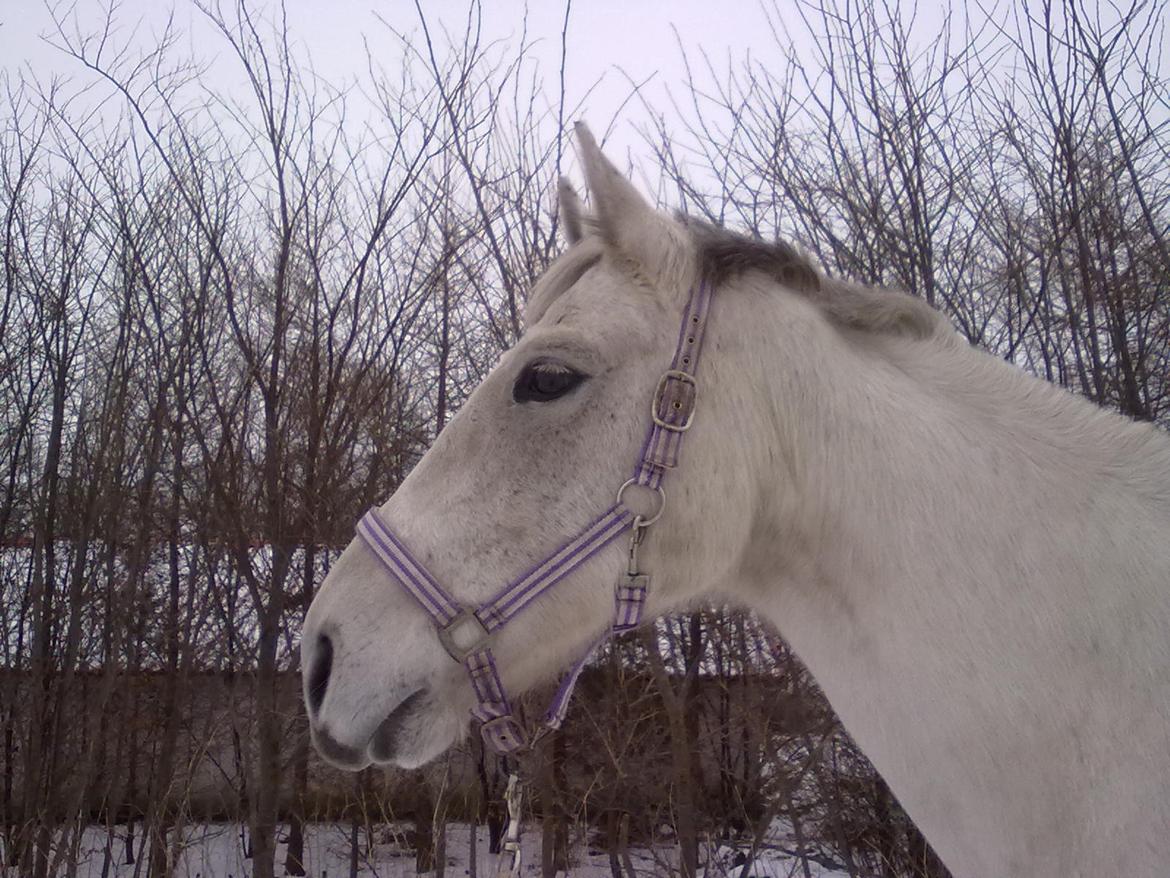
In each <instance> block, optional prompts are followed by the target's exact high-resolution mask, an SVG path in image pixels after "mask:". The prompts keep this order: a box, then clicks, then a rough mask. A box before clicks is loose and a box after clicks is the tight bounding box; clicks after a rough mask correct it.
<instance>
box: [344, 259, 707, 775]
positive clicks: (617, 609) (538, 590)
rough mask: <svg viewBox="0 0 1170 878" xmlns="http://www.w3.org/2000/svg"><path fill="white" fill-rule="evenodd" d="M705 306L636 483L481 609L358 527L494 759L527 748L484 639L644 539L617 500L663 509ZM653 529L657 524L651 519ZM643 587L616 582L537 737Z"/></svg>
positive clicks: (622, 625)
mask: <svg viewBox="0 0 1170 878" xmlns="http://www.w3.org/2000/svg"><path fill="white" fill-rule="evenodd" d="M710 305H711V286H710V284H709V283H707V282H706V281H702V282H700V283H698V284H696V286H695V288H694V289H693V290H692V291H691V295H690V298H689V300H688V301H687V307H686V311H685V312H684V315H683V321H682V327H681V328H680V330H679V337H678V343H677V345H676V346H675V352H674V359H673V360H672V361H671V364H670V368H669V369H667V370H666V371H665V372H664V373H663V374H662V377H661V378H660V379H659V381H658V385H657V387H656V388H655V391H654V398H653V400H652V402H651V425H650V429H649V430H648V431H647V434H646V440H645V441H644V442H643V443H642V450H641V453H640V454H639V457H638V461H637V464H636V466H635V467H634V472H633V475H632V477H631V478H630V480H629V481H628V482H626V484H625V485H623V486H622V489H621V490H620V491H619V492H618V500H617V502H615V503H614V505H613V506H611V507H609V509H607V510H605V512H603V513H602V514H601V515H599V516H598V517H597V518H595V519H594V520H593V521H591V522H590V523H589V524H588V525H586V526H585V527H584V528H583V529H582V530H581V531H580V532H578V533H577V535H576V536H574V537H573V538H572V539H570V540H569V541H568V542H566V543H564V544H563V545H562V546H561V547H560V548H558V549H557V550H556V551H555V552H553V553H552V554H551V555H549V556H547V557H546V558H545V559H544V560H543V561H541V562H540V563H539V564H536V565H535V566H533V567H532V568H531V569H529V570H527V571H526V572H525V573H523V574H521V575H520V576H518V577H517V578H515V579H513V580H512V581H511V582H510V583H509V584H508V585H506V586H504V588H502V589H501V590H500V591H499V592H498V593H497V594H496V595H495V596H494V597H492V598H491V599H490V600H488V601H486V602H485V603H483V604H481V605H480V606H479V607H475V608H470V607H465V606H464V605H462V604H461V603H459V601H457V600H456V599H455V598H454V597H452V596H451V595H450V594H449V593H448V592H447V591H446V590H445V589H444V588H443V587H442V586H441V585H439V583H438V581H437V580H436V579H435V578H434V577H433V576H432V575H431V574H430V572H429V571H428V570H427V569H426V567H424V566H423V565H422V564H421V563H420V562H419V561H418V560H417V559H416V558H415V557H414V556H413V555H412V554H411V553H410V550H409V549H407V547H406V546H405V545H404V544H403V542H402V541H401V540H400V539H399V538H398V537H397V536H396V535H395V534H394V532H393V530H391V528H390V526H389V525H388V524H387V523H386V520H385V519H384V518H383V517H382V514H381V512H379V510H377V509H371V510H370V511H369V512H367V513H366V514H365V516H363V517H362V519H361V521H360V522H358V526H357V532H358V533H359V534H360V535H361V537H362V538H363V539H364V540H365V542H366V544H367V545H368V546H369V547H370V549H371V550H373V552H374V554H376V555H377V556H378V558H379V559H380V560H381V562H382V564H383V565H385V567H386V568H387V569H388V570H389V571H390V573H391V575H392V576H393V577H394V578H395V579H397V580H398V581H399V583H401V585H402V587H403V588H405V589H406V590H407V591H408V592H409V593H410V594H411V596H412V597H413V598H414V599H415V600H416V601H417V602H418V604H419V606H421V607H422V608H423V609H424V610H425V611H426V612H427V613H428V614H429V615H430V616H431V618H432V619H433V620H434V621H435V625H436V627H437V629H438V632H439V640H440V641H441V642H442V644H443V646H444V648H445V649H446V650H447V652H448V653H450V655H451V656H452V658H454V659H455V660H456V661H459V662H461V663H462V664H463V666H464V667H465V668H466V669H467V673H468V675H469V676H470V677H471V684H472V687H473V689H474V691H475V697H476V700H477V704H476V706H475V707H474V708H472V711H471V712H472V715H473V716H474V717H475V718H476V719H478V720H479V721H480V722H481V723H482V727H481V729H480V732H481V734H482V735H483V738H484V742H485V743H486V744H487V745H488V746H489V747H491V748H492V749H493V750H495V751H496V752H498V753H501V754H506V753H512V752H515V751H516V750H519V749H521V748H522V747H524V746H525V745H527V744H529V743H531V741H530V740H529V738H528V736H527V735H526V734H525V732H524V728H523V726H522V725H521V724H520V722H519V721H518V720H517V719H516V717H515V715H514V714H513V712H512V705H511V703H510V702H509V700H508V695H507V693H506V692H505V691H504V686H503V682H502V681H501V679H500V672H499V668H498V667H497V666H496V661H495V658H494V656H493V655H492V651H491V643H490V641H491V636H492V634H493V633H494V632H496V631H498V630H499V629H500V628H502V627H503V626H504V625H505V624H507V623H508V622H510V621H511V620H512V619H514V618H515V617H516V616H518V615H519V614H520V613H521V612H523V610H524V609H525V608H526V607H528V606H529V605H530V604H531V603H532V602H533V601H534V600H536V599H537V598H539V597H540V596H541V595H542V594H544V593H545V592H546V591H548V590H549V589H550V588H552V587H553V586H554V585H556V584H557V583H558V582H560V581H561V580H562V579H564V578H565V577H567V576H569V575H570V574H571V573H572V572H573V571H575V570H576V569H577V568H579V567H580V566H581V565H582V564H584V563H585V562H586V561H588V560H589V559H590V558H592V557H593V556H594V555H596V554H597V553H598V552H600V551H601V550H602V549H604V548H605V547H606V546H608V545H609V544H610V543H612V542H613V541H614V540H616V539H617V538H618V537H620V536H621V535H622V534H623V533H627V532H630V531H632V532H633V534H632V537H631V538H632V539H635V540H636V539H640V534H639V533H638V531H639V529H642V530H644V529H645V528H646V527H648V526H649V524H652V523H653V522H652V521H649V522H644V521H643V519H642V518H641V517H640V516H638V515H636V514H635V513H634V512H633V511H631V510H630V508H629V507H628V506H626V505H625V503H624V502H623V501H622V494H623V492H624V490H625V488H626V487H628V486H629V485H631V484H636V485H640V486H642V487H645V488H649V489H651V490H653V491H656V492H658V493H659V495H660V499H661V502H662V503H665V495H664V494H662V493H661V491H662V482H663V479H664V478H665V476H666V473H667V472H668V471H669V470H671V469H673V468H674V467H676V466H677V465H678V460H679V452H680V450H681V448H682V440H683V437H684V436H685V435H686V431H687V429H688V428H689V427H690V425H691V420H692V418H693V416H694V412H695V401H696V392H697V388H698V385H697V382H696V380H695V373H696V371H697V368H698V363H699V354H700V352H701V350H702V344H703V334H704V331H705V329H706V326H707V314H708V310H709V308H710ZM659 512H661V506H660V507H659ZM654 519H657V514H655V516H654ZM631 572H633V571H631ZM647 579H648V577H646V576H637V577H634V576H625V577H619V580H618V584H617V587H616V588H615V592H614V618H613V622H612V623H611V625H610V628H609V629H608V630H607V631H606V632H605V633H604V634H603V635H602V636H601V637H600V639H599V640H598V641H597V642H595V643H594V644H593V646H592V647H590V649H589V650H588V651H587V652H586V653H585V655H583V656H582V657H581V658H580V659H579V660H578V661H577V662H576V663H575V664H574V665H573V666H572V668H571V669H570V670H569V672H568V673H567V674H566V675H565V677H564V678H563V680H562V682H561V685H560V687H559V688H558V689H557V693H556V695H555V696H554V697H553V699H552V702H551V703H550V705H549V709H548V711H547V713H546V714H545V717H544V720H543V723H542V726H543V728H542V730H541V731H540V732H538V733H537V734H538V736H539V735H540V734H543V733H544V731H547V730H551V729H556V728H559V727H560V725H561V722H562V721H563V720H564V718H565V713H566V712H567V710H568V705H569V700H570V698H571V696H572V693H573V687H574V686H575V685H576V683H577V679H578V678H579V677H580V675H581V671H582V670H584V668H585V666H586V664H587V663H588V661H589V658H590V656H592V654H593V652H594V651H595V650H596V649H597V647H598V646H600V645H601V644H602V643H604V642H605V641H606V640H607V639H608V638H609V637H610V635H611V634H614V633H618V632H622V631H628V630H629V629H631V628H634V627H636V626H637V625H638V624H639V623H640V622H641V620H642V608H643V606H644V605H645V601H646V582H647Z"/></svg>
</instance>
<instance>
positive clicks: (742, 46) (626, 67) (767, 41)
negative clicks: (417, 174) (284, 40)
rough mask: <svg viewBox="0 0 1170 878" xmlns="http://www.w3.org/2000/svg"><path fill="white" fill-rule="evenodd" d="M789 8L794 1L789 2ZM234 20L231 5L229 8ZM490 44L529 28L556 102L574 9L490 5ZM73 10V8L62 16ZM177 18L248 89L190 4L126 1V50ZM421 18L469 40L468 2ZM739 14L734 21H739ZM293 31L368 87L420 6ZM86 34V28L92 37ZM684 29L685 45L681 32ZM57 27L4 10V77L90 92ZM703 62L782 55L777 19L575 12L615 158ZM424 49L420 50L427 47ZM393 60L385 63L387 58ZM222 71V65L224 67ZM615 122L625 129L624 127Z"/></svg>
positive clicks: (583, 77) (372, 3)
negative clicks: (693, 61) (369, 75)
mask: <svg viewBox="0 0 1170 878" xmlns="http://www.w3.org/2000/svg"><path fill="white" fill-rule="evenodd" d="M784 2H787V0H784ZM249 5H250V7H251V8H252V9H254V10H255V11H257V12H259V13H261V14H262V15H264V14H267V13H269V12H271V11H272V10H273V9H274V8H276V4H275V3H272V2H270V0H252V2H251V3H250V4H249ZM224 6H225V12H229V14H230V8H231V7H230V5H229V4H227V3H225V4H224ZM483 7H484V16H483V18H484V29H485V36H486V37H487V38H488V39H490V40H501V41H504V42H505V43H506V44H507V45H508V46H509V48H512V47H518V46H519V44H520V40H521V35H522V34H523V32H524V28H525V16H526V15H527V31H528V39H529V41H530V42H533V41H535V43H536V45H535V46H534V48H533V54H534V55H535V57H536V58H537V59H538V61H539V64H540V70H541V72H542V74H543V76H544V79H545V85H546V90H547V92H548V94H549V95H550V97H551V96H552V95H555V93H556V91H557V88H558V83H557V79H558V77H559V68H560V55H561V30H562V27H563V24H564V15H565V5H564V2H562V0H547V2H543V0H530V2H529V3H528V4H527V8H526V4H525V3H524V2H521V0H484V4H483ZM64 8H68V7H64ZM172 8H173V10H174V16H175V23H176V25H177V27H178V29H179V30H180V31H181V32H182V33H184V34H185V35H189V38H188V39H184V41H183V44H182V45H183V48H184V49H187V48H193V53H194V54H195V55H196V56H197V57H200V58H203V59H204V60H208V61H211V62H212V66H211V71H212V74H211V82H212V83H214V85H215V86H216V87H217V88H220V89H223V90H224V91H227V92H232V91H235V90H236V89H239V88H241V87H242V86H243V84H244V83H243V80H242V76H240V75H239V74H238V72H237V70H236V69H235V61H234V59H232V58H231V57H230V56H229V52H228V50H227V48H226V46H224V45H223V42H222V39H221V38H220V37H219V36H218V35H216V34H215V33H214V32H213V31H212V29H211V27H210V26H209V25H208V23H207V21H206V19H205V18H204V16H203V15H202V13H200V12H199V11H198V10H197V9H196V8H195V7H194V5H192V4H191V3H190V2H189V0H174V2H173V3H172V2H168V0H163V2H158V0H123V2H122V3H121V4H120V5H119V7H118V12H117V16H116V19H117V21H118V22H119V25H120V27H119V32H118V34H117V35H116V36H117V41H118V42H123V41H125V40H126V39H127V37H129V36H130V34H131V32H134V43H135V44H136V45H137V46H140V47H143V48H149V47H150V46H151V45H152V42H153V41H154V40H155V39H157V35H158V34H159V33H160V32H161V30H162V28H163V26H164V25H165V22H166V18H167V15H168V13H169V11H170V10H171V9H172ZM423 8H424V11H425V12H426V15H427V17H428V22H429V26H430V27H431V28H432V33H434V31H435V30H437V28H436V25H439V26H446V27H448V28H449V29H450V30H452V31H454V32H456V33H461V32H462V28H463V25H464V21H465V18H466V14H467V3H466V0H424V2H423ZM104 9H105V4H104V3H102V2H97V0H79V2H78V3H77V6H76V14H77V16H78V18H79V20H80V23H81V27H82V29H83V30H86V29H92V30H95V31H96V30H98V29H99V28H100V26H101V22H102V20H103V17H104ZM732 10H734V11H732ZM287 12H288V20H289V31H290V35H291V38H292V40H293V41H294V43H297V44H300V45H302V46H303V47H304V48H305V49H306V53H307V54H308V56H309V57H311V59H312V62H313V66H314V68H315V70H316V72H317V74H318V75H320V76H322V77H323V78H325V79H326V80H328V81H329V82H330V83H331V84H333V85H335V86H339V85H341V84H342V83H346V82H350V83H352V82H355V81H357V80H359V79H362V78H364V77H365V74H366V70H365V66H366V43H367V41H368V44H369V46H370V49H371V50H372V52H373V53H374V54H375V55H377V56H378V58H379V61H381V62H383V63H385V64H386V66H387V67H393V66H394V65H393V63H392V62H393V60H394V57H395V55H397V53H398V51H399V50H398V46H397V40H396V39H395V38H394V37H393V36H392V35H391V34H390V33H389V32H388V31H387V29H386V27H385V25H384V24H383V23H382V21H380V20H379V16H381V18H382V19H385V21H386V22H389V23H390V24H391V25H393V26H394V27H396V28H398V29H400V30H402V31H404V32H407V33H412V32H413V33H417V34H418V35H419V36H420V37H421V29H420V27H419V23H418V14H417V12H416V10H415V7H414V3H413V2H411V0H328V2H325V0H287ZM87 26H88V27H87ZM676 28H677V35H676V32H675V29H676ZM52 31H53V23H52V17H51V16H50V14H49V11H48V9H47V8H46V6H45V4H44V3H41V2H37V0H0V66H2V67H3V68H4V69H6V70H7V71H8V73H9V74H10V75H11V74H13V73H15V72H17V71H20V72H22V73H24V74H25V75H26V76H28V75H31V76H34V77H36V78H37V79H39V80H40V81H42V82H47V81H49V79H50V78H51V77H53V76H72V77H76V78H78V79H81V80H84V79H87V78H88V77H89V75H90V74H88V72H87V71H84V70H82V69H80V65H79V64H77V63H76V62H74V61H72V59H70V58H68V57H66V56H65V55H64V54H63V53H61V52H59V51H57V50H56V49H54V48H52V47H51V46H50V45H49V44H48V43H47V42H46V39H45V37H48V38H50V39H52V38H53V35H52ZM680 41H681V43H682V44H683V45H684V46H686V47H687V49H688V51H690V52H693V53H695V55H696V57H697V52H698V51H699V50H700V49H702V50H704V51H706V52H707V53H708V54H709V55H710V56H711V57H712V58H713V59H723V62H724V63H726V58H727V57H728V55H729V53H730V55H731V56H733V57H737V58H738V57H742V56H743V54H744V53H745V52H747V51H751V52H752V54H753V55H756V56H760V55H766V54H767V53H768V52H769V51H771V52H772V53H774V52H775V48H774V40H773V38H772V35H771V33H770V30H769V27H768V24H767V18H766V16H765V14H764V12H763V10H762V8H761V7H760V5H759V4H758V3H756V2H753V0H746V2H741V3H728V2H726V0H724V2H711V0H673V2H670V3H669V4H665V3H651V2H638V0H575V2H573V5H572V9H571V12H570V19H569V31H568V38H567V46H568V56H567V64H566V70H565V79H566V92H567V95H566V97H567V99H566V107H572V106H574V105H575V104H577V103H578V101H580V100H581V99H582V98H583V97H584V96H585V95H586V93H587V92H589V90H590V88H591V87H592V86H594V85H595V84H597V83H599V84H598V85H597V87H596V88H595V89H594V90H593V92H592V93H591V94H590V95H589V97H588V99H587V100H586V101H585V103H584V104H583V105H582V109H581V112H580V113H579V115H580V117H581V118H584V119H585V120H586V121H587V122H588V123H589V124H590V126H591V127H592V128H593V129H594V132H595V133H596V134H598V135H599V136H600V135H601V134H602V133H603V132H604V131H605V129H606V127H607V126H609V124H610V122H611V120H614V124H613V126H612V129H611V133H610V143H609V146H608V148H609V150H611V151H612V152H613V153H614V157H615V158H617V157H623V158H624V157H625V156H626V155H627V151H628V150H630V149H634V150H635V152H641V151H642V150H641V146H640V138H639V136H638V134H637V131H636V129H635V126H636V125H638V124H640V123H641V122H644V121H645V111H644V109H643V108H642V106H641V104H640V102H639V101H638V100H637V99H636V98H635V99H633V100H630V101H629V102H628V103H626V105H625V108H624V111H622V112H621V113H620V114H619V108H620V107H621V106H622V103H623V101H625V100H626V99H627V98H628V97H629V95H630V91H631V85H630V82H631V81H635V82H645V81H648V82H649V85H648V86H647V89H648V92H649V93H650V94H651V95H652V96H653V98H654V103H655V105H656V106H658V107H660V108H662V109H664V110H665V109H666V107H667V103H666V99H665V88H666V87H667V86H668V85H670V86H672V87H673V88H674V89H675V91H676V93H678V92H679V86H680V84H681V83H682V82H683V78H684V73H685V69H684V64H683V59H682V56H681V53H680V51H679V43H680ZM420 43H421V40H420ZM380 53H384V54H380ZM216 59H221V63H216ZM615 116H616V120H615Z"/></svg>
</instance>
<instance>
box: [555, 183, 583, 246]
mask: <svg viewBox="0 0 1170 878" xmlns="http://www.w3.org/2000/svg"><path fill="white" fill-rule="evenodd" d="M557 203H558V204H559V205H560V214H561V225H562V226H563V227H564V229H565V239H566V240H567V241H568V242H569V244H570V246H571V245H573V244H576V243H577V242H578V241H580V240H581V239H582V238H584V237H585V225H584V223H585V205H584V204H582V203H581V196H580V195H578V194H577V190H576V189H574V188H573V184H572V183H570V182H569V181H568V180H566V179H565V178H564V177H561V179H560V180H558V181H557Z"/></svg>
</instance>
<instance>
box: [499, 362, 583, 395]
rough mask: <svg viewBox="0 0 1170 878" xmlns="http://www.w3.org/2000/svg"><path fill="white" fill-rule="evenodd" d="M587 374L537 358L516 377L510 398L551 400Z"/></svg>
mask: <svg viewBox="0 0 1170 878" xmlns="http://www.w3.org/2000/svg"><path fill="white" fill-rule="evenodd" d="M587 377H588V376H586V375H582V374H581V373H580V372H577V371H575V370H573V369H570V368H569V367H568V366H565V365H563V364H562V363H556V362H553V361H551V360H537V361H535V362H532V363H529V364H528V365H527V366H525V367H524V369H523V370H522V371H521V372H520V374H519V375H518V376H517V377H516V383H515V384H514V385H513V386H512V399H514V400H515V401H516V402H551V401H552V400H554V399H559V398H560V397H562V396H564V395H565V394H566V393H568V392H569V391H570V390H572V389H573V388H574V387H576V386H577V385H578V384H580V383H581V382H582V381H584V380H585V379H586V378H587Z"/></svg>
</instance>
